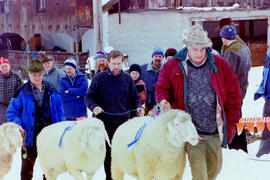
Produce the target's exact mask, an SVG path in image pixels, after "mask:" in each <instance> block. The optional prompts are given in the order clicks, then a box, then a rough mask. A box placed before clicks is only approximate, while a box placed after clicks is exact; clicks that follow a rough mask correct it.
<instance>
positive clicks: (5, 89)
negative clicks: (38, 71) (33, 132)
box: [0, 57, 22, 125]
mask: <svg viewBox="0 0 270 180" xmlns="http://www.w3.org/2000/svg"><path fill="white" fill-rule="evenodd" d="M0 72H1V73H0V125H1V124H3V123H4V122H7V120H6V109H7V107H8V104H9V101H10V100H11V98H12V96H13V95H14V93H15V91H16V89H17V88H18V87H19V86H20V85H22V77H21V75H20V74H18V73H17V72H14V71H13V70H11V67H10V62H9V60H8V59H6V58H3V57H1V58H0Z"/></svg>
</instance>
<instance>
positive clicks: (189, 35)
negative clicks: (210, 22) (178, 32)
mask: <svg viewBox="0 0 270 180" xmlns="http://www.w3.org/2000/svg"><path fill="white" fill-rule="evenodd" d="M183 36H184V40H183V42H184V44H185V45H187V46H190V47H194V48H206V47H211V46H212V42H211V40H210V39H209V38H208V34H207V32H206V31H204V30H203V28H202V26H201V25H199V24H195V25H193V26H191V27H190V28H189V29H187V30H185V31H184V35H183Z"/></svg>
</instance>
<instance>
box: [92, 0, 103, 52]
mask: <svg viewBox="0 0 270 180" xmlns="http://www.w3.org/2000/svg"><path fill="white" fill-rule="evenodd" d="M93 14H94V46H95V51H97V50H99V49H100V50H103V21H102V2H101V0H93Z"/></svg>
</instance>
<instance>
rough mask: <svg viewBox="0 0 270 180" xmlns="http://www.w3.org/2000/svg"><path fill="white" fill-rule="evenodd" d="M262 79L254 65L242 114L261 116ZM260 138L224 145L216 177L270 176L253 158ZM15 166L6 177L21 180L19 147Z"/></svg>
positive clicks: (37, 177)
mask: <svg viewBox="0 0 270 180" xmlns="http://www.w3.org/2000/svg"><path fill="white" fill-rule="evenodd" d="M261 79H262V67H254V68H252V69H251V71H250V74H249V87H248V90H247V96H246V98H245V100H244V106H243V109H242V111H243V117H261V115H262V108H263V103H264V102H263V99H260V100H258V101H255V102H254V101H253V94H254V92H255V91H256V89H257V88H258V87H259V85H260V82H261ZM259 143H260V142H259V141H256V142H254V143H252V144H249V145H248V151H249V153H248V154H246V153H245V152H243V151H242V150H239V151H236V150H229V149H223V150H222V151H223V165H222V170H221V172H220V174H219V175H218V177H217V180H238V179H244V180H254V179H258V180H269V173H268V170H269V167H270V166H269V164H270V162H269V161H257V160H252V159H250V158H253V157H255V154H256V153H257V150H258V148H259ZM260 160H270V155H263V156H262V157H261V158H260ZM13 161H14V162H13V166H12V169H11V171H10V172H9V173H8V174H7V175H6V176H5V178H4V180H19V179H20V168H21V160H20V152H19V149H18V151H17V153H16V154H15V155H14V158H13ZM33 179H34V180H41V179H42V170H41V168H40V165H39V162H38V161H37V162H36V165H35V168H34V178H33ZM72 179H73V178H72V177H71V176H70V175H69V174H68V173H63V174H61V175H60V176H59V177H58V178H57V180H72ZM103 179H105V174H104V170H103V167H101V168H100V169H99V170H98V171H97V172H96V174H95V176H94V178H93V180H103ZM190 179H191V173H190V168H189V166H188V162H187V166H186V169H185V171H184V176H183V180H190ZM125 180H134V178H132V177H130V176H128V175H126V176H125Z"/></svg>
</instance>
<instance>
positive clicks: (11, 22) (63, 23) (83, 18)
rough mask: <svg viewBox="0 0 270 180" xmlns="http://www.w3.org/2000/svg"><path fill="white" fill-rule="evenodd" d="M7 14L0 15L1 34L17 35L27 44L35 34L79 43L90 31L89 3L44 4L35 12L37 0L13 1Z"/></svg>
mask: <svg viewBox="0 0 270 180" xmlns="http://www.w3.org/2000/svg"><path fill="white" fill-rule="evenodd" d="M8 2H9V10H8V11H5V12H0V34H2V33H5V32H11V33H17V34H19V35H21V36H22V37H23V38H24V39H25V40H26V41H28V40H29V39H30V37H32V36H33V35H34V34H35V33H66V34H68V35H69V36H71V37H72V38H73V39H75V40H76V41H77V42H79V40H80V37H81V36H82V35H83V33H84V32H86V31H87V30H88V29H89V28H93V4H92V0H45V5H46V6H45V9H44V10H43V9H42V10H41V11H39V12H37V6H38V4H37V1H36V0H12V1H8Z"/></svg>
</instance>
